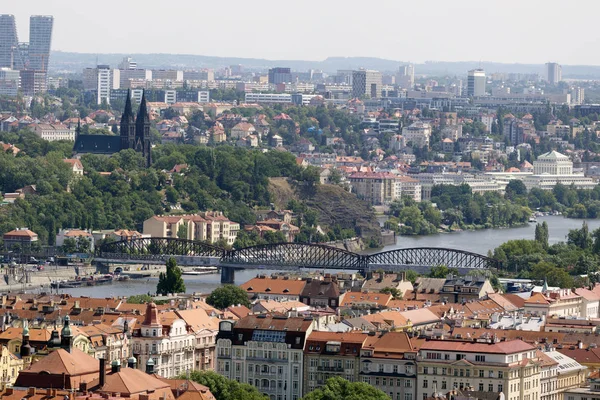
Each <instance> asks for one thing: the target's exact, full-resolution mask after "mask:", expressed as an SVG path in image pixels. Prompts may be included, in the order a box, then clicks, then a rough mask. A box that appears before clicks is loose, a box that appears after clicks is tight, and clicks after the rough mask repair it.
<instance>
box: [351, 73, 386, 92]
mask: <svg viewBox="0 0 600 400" xmlns="http://www.w3.org/2000/svg"><path fill="white" fill-rule="evenodd" d="M381 80H382V75H381V72H379V71H370V70H360V71H352V97H356V98H361V97H363V98H364V97H367V98H371V99H375V98H378V97H381V89H382V86H383V85H382V82H381Z"/></svg>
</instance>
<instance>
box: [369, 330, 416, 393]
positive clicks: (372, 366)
mask: <svg viewBox="0 0 600 400" xmlns="http://www.w3.org/2000/svg"><path fill="white" fill-rule="evenodd" d="M416 356H417V349H416V348H415V346H414V345H413V344H412V343H411V339H410V336H409V335H408V334H407V333H405V332H387V333H384V334H379V335H373V334H370V335H369V338H368V339H367V340H366V341H365V344H364V345H363V348H362V350H361V353H360V372H359V376H360V380H361V381H362V382H365V383H367V384H369V385H371V386H374V387H376V388H377V389H379V390H381V391H383V392H384V393H386V394H387V395H389V396H390V399H391V400H413V399H415V400H416V390H417V365H416V358H417V357H416Z"/></svg>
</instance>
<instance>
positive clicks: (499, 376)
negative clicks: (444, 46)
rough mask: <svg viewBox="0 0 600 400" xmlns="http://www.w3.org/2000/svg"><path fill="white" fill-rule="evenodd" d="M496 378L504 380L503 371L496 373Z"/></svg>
mask: <svg viewBox="0 0 600 400" xmlns="http://www.w3.org/2000/svg"><path fill="white" fill-rule="evenodd" d="M498 378H499V379H504V372H503V371H498Z"/></svg>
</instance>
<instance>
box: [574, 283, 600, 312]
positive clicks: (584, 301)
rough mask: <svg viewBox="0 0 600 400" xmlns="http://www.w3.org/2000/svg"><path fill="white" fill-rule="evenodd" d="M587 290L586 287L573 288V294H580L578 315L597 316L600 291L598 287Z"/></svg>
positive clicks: (599, 305) (599, 309) (599, 304)
mask: <svg viewBox="0 0 600 400" xmlns="http://www.w3.org/2000/svg"><path fill="white" fill-rule="evenodd" d="M599 288H600V287H597V288H594V289H595V290H589V289H586V288H577V289H575V294H577V295H579V296H581V311H580V315H581V316H582V317H583V318H598V317H600V293H598V291H599V290H598V289H599Z"/></svg>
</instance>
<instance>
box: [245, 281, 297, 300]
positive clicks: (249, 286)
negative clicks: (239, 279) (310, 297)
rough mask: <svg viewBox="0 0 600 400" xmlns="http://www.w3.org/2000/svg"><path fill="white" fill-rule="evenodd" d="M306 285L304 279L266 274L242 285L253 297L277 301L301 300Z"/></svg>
mask: <svg viewBox="0 0 600 400" xmlns="http://www.w3.org/2000/svg"><path fill="white" fill-rule="evenodd" d="M304 286H306V281H303V280H299V279H290V278H288V277H277V276H274V277H267V276H264V275H260V276H258V277H256V278H252V279H250V280H249V281H248V282H246V283H243V284H241V285H240V287H241V288H242V289H243V290H245V291H246V293H248V296H250V297H252V298H256V299H261V300H263V299H264V300H276V301H283V300H294V301H300V296H301V295H302V291H303V290H304Z"/></svg>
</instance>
